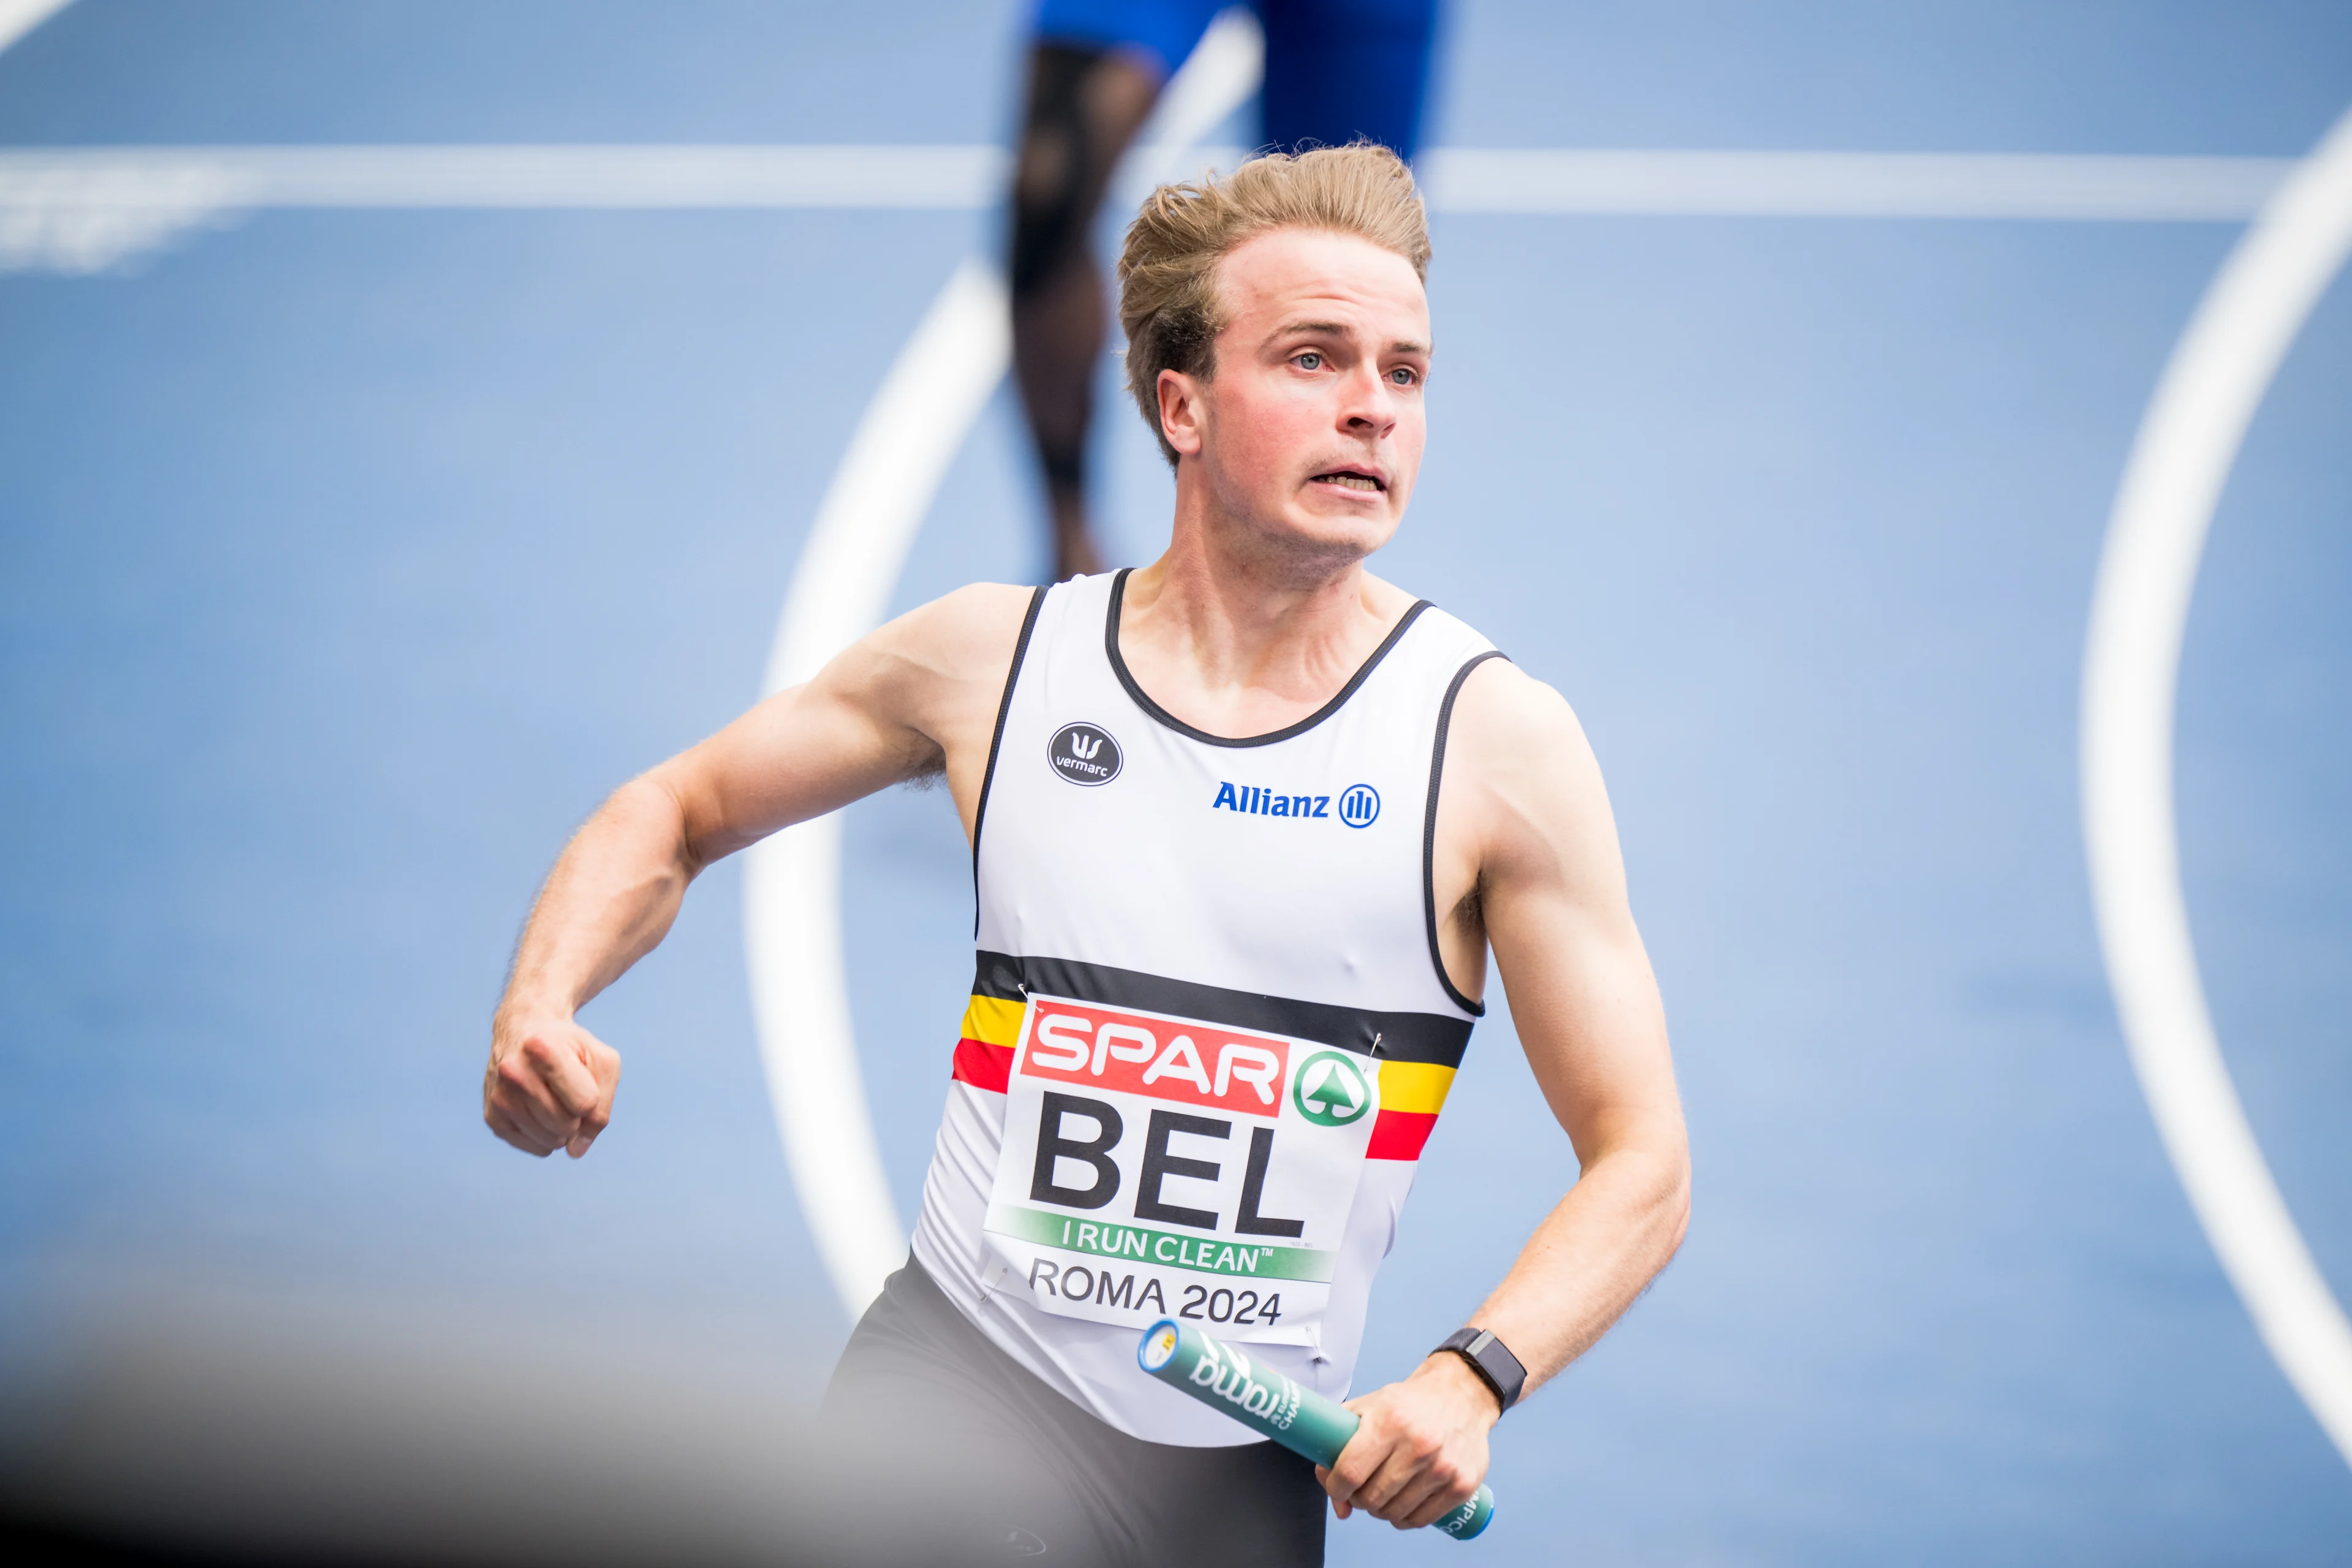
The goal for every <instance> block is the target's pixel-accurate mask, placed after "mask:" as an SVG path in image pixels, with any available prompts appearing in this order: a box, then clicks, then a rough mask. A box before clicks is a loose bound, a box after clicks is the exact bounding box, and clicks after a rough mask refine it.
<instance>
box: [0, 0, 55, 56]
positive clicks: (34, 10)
mask: <svg viewBox="0 0 2352 1568" xmlns="http://www.w3.org/2000/svg"><path fill="white" fill-rule="evenodd" d="M68 3H69V0H0V49H5V48H6V47H8V46H9V45H11V44H13V43H15V42H16V40H17V39H19V38H21V37H24V36H25V35H26V34H27V33H29V32H31V31H32V30H33V29H34V28H36V27H37V26H40V25H41V24H42V23H44V22H46V21H47V20H48V19H49V18H50V17H52V16H56V15H57V14H58V12H60V11H62V10H64V9H65V8H66V6H67V5H68Z"/></svg>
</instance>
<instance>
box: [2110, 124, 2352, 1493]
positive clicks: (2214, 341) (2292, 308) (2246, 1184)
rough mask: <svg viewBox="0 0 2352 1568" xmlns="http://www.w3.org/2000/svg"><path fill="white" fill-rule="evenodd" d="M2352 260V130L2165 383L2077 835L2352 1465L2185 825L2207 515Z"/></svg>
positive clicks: (2330, 1330)
mask: <svg viewBox="0 0 2352 1568" xmlns="http://www.w3.org/2000/svg"><path fill="white" fill-rule="evenodd" d="M2347 252H2352V113H2347V114H2346V115H2345V117H2344V118H2343V119H2341V120H2339V121H2336V126H2335V128H2334V129H2333V130H2331V131H2330V132H2328V134H2327V137H2326V140H2325V141H2323V142H2321V143H2320V144H2319V146H2318V148H2317V149H2316V150H2315V152H2314V153H2312V155H2311V157H2310V158H2309V159H2307V160H2306V161H2305V163H2303V164H2302V165H2301V166H2300V167H2299V168H2298V169H2297V170H2296V171H2295V172H2294V174H2292V175H2290V176H2289V177H2288V179H2287V180H2286V182H2285V183H2284V184H2283V185H2281V186H2280V188H2279V190H2278V193H2277V194H2276V195H2274V196H2273V197H2272V199H2271V201H2270V202H2269V204H2268V205H2266V206H2265V207H2264V208H2263V212H2262V214H2261V216H2259V217H2258V218H2257V219H2256V221H2255V224H2254V226H2253V227H2252V229H2250V230H2248V231H2247V233H2246V236H2245V237H2244V238H2243V239H2242V240H2240V241H2239V242H2238V246H2237V248H2236V249H2235V250H2233V251H2232V252H2231V254H2230V258H2229V260H2228V261H2227V262H2225V263H2224V264H2223V265H2222V268H2221V272H2220V273H2219V274H2218V275H2217V276H2216V277H2215V278H2214V279H2213V282H2212V285H2211V287H2210V288H2209V289H2207V290H2206V294H2205V298H2204V300H2202V301H2201V302H2200V304H2199V305H2198V308H2197V313H2196V315H2195V316H2194V317H2193V318H2192V319H2191V320H2190V321H2189V330H2188V331H2186V332H2185V333H2184V334H2182V337H2181V340H2180V342H2179V347H2177V348H2176V349H2175V350H2174V351H2173V355H2172V359H2171V362H2170V363H2168V365H2166V367H2165V371H2164V377H2163V379H2162V381H2160V382H2159V383H2158V385H2157V390H2156V395H2155V397H2154V399H2153V400H2152V401H2151V402H2150V403H2149V405H2148V409H2147V416H2146V417H2145V418H2144V419H2143V420H2142V421H2141V424H2140V428H2139V435H2138V438H2137V441H2136V442H2135V443H2134V444H2133V447H2132V453H2131V458H2130V461H2129V462H2128V463H2127V464H2126V467H2125V468H2124V478H2123V483H2122V486H2121V489H2119V490H2118V492H2117V494H2116V508H2115V514H2114V517H2113V518H2112V520H2111V521H2109V523H2108V526H2107V541H2106V547H2105V553H2104V554H2103V556H2102V558H2101V560H2100V563H2099V575H2098V584H2097V587H2096V588H2095V591H2094V595H2093V598H2092V604H2091V626H2090V636H2089V643H2088V647H2087V648H2086V649H2085V652H2084V667H2083V818H2084V833H2085V835H2086V837H2087V839H2088V844H2089V852H2090V863H2091V889H2092V896H2093V900H2094V903H2095V907H2096V909H2097V911H2098V920H2099V935H2100V940H2101V942H2102V944H2103V946H2104V947H2105V952H2106V961H2107V973H2108V975H2109V977H2110V979H2111V980H2112V982H2113V984H2114V985H2115V991H2116V1007H2117V1010H2118V1012H2119V1013H2120V1014H2121V1016H2122V1019H2123V1026H2124V1033H2125V1035H2126V1037H2127V1038H2128V1040H2129V1042H2130V1046H2131V1055H2132V1065H2133V1067H2134V1068H2135V1069H2136V1070H2137V1072H2138V1074H2139V1080H2140V1086H2141V1088H2142V1089H2144V1090H2145V1091H2146V1093H2147V1101H2148V1106H2149V1108H2150V1109H2151V1110H2153V1111H2154V1112H2155V1116H2156V1124H2157V1129H2158V1132H2159V1133H2160V1134H2161V1135H2162V1137H2163V1139H2164V1144H2165V1147H2166V1149H2167V1150H2168V1152H2170V1154H2171V1156H2172V1163H2173V1164H2174V1166H2175V1167H2176V1168H2177V1169H2178V1170H2179V1173H2180V1180H2181V1184H2182V1185H2183V1186H2184V1187H2186V1188H2187V1189H2188V1192H2189V1204H2190V1205H2191V1206H2192V1207H2193V1208H2194V1209H2195V1210H2196V1212H2197V1217H2198V1219H2199V1221H2200V1223H2201V1224H2202V1225H2203V1226H2204V1227H2205V1234H2206V1236H2207V1237H2208V1238H2209V1239H2210V1241H2211V1242H2212V1244H2213V1250H2214V1251H2215V1252H2216V1253H2218V1254H2219V1255H2220V1257H2221V1267H2222V1268H2223V1269H2224V1270H2225V1271H2226V1272H2227V1273H2228V1274H2229V1277H2230V1280H2231V1284H2233V1285H2235V1286H2236V1287H2237V1290H2238V1294H2239V1295H2240V1296H2241V1297H2242V1299H2243V1300H2244V1301H2245V1303H2246V1310H2247V1311H2248V1312H2250V1313H2251V1314H2252V1317H2253V1320H2254V1326H2255V1328H2256V1329H2257V1330H2258V1331H2260V1332H2261V1334H2262V1336H2263V1342H2264V1343H2265V1344H2267V1345H2268V1346H2269V1347H2270V1351H2271V1354H2272V1355H2273V1357H2275V1358H2276V1359H2277V1361H2278V1363H2279V1366H2280V1369H2281V1370H2282V1371H2284V1373H2286V1376H2287V1381H2288V1382H2290V1383H2292V1384H2294V1388H2295V1391H2296V1392H2297V1393H2298V1394H2302V1396H2303V1399H2304V1403H2305V1404H2306V1405H2309V1406H2310V1407H2311V1412H2312V1414H2313V1415H2315V1416H2316V1417H2318V1419H2319V1424H2320V1426H2322V1427H2323V1428H2325V1429H2326V1433H2327V1435H2328V1436H2329V1437H2330V1438H2332V1439H2333V1440H2334V1441H2335V1444H2336V1448H2337V1449H2338V1451H2340V1452H2341V1453H2342V1454H2343V1455H2344V1457H2345V1458H2346V1460H2347V1462H2352V1323H2347V1321H2346V1319H2345V1315H2344V1310H2343V1308H2342V1307H2341V1306H2340V1305H2339V1304H2338V1303H2337V1302H2336V1298H2335V1296H2334V1295H2333V1294H2332V1293H2331V1292H2330V1291H2329V1289H2328V1287H2327V1281H2326V1279H2325V1278H2324V1277H2323V1276H2322V1275H2321V1274H2320V1272H2319V1269H2318V1268H2317V1266H2316V1265H2315V1264H2314V1263H2313V1261H2312V1258H2311V1253H2310V1251H2309V1249H2308V1248H2307V1247H2305V1245H2304V1240H2303V1237H2302V1234H2301V1233H2300V1232H2299V1231H2297V1230H2296V1229H2295V1225H2294V1218H2293V1217H2292V1216H2291V1215H2289V1214H2288V1213H2287V1208H2286V1203H2285V1200H2284V1198H2282V1197H2281V1196H2280V1195H2279V1190H2278V1184H2277V1183H2276V1182H2274V1181H2273V1179H2272V1176H2271V1172H2270V1167H2269V1166H2268V1165H2267V1164H2266V1163H2264V1162H2263V1154H2262V1150H2261V1149H2260V1148H2259V1147H2258V1146H2257V1145H2256V1144H2255V1142H2254V1136H2253V1131H2252V1129H2251V1128H2250V1127H2249V1126H2248V1125H2247V1123H2246V1115H2245V1110H2244V1108H2243V1107H2242V1105H2240V1103H2239V1101H2238V1095H2237V1090H2236V1089H2235V1088H2234V1087H2233V1086H2232V1085H2231V1081H2230V1073H2229V1068H2227V1066H2226V1065H2224V1063H2223V1062H2222V1059H2221V1046H2220V1044H2219V1042H2218V1041H2217V1040H2216V1038H2215V1037H2214V1033H2213V1021H2212V1018H2211V1016H2210V1014H2209V1013H2208V1012H2207V1010H2206V1005H2205V995H2204V991H2203V988H2202V987H2201V985H2200V984H2199V980H2198V974H2197V954H2196V951H2195V949H2194V948H2193V947H2192V945H2191V944H2190V942H2189V914H2188V910H2187V907H2186V905H2185V903H2184V901H2183V900H2182V896H2181V889H2180V866H2179V840H2178V837H2177V830H2176V826H2175V824H2174V820H2173V810H2172V720H2173V701H2174V695H2175V690H2176V688H2177V685H2178V681H2179V666H2180V641H2181V635H2182V631H2183V629H2184V627H2185V626H2186V623H2187V621H2188V616H2189V595H2190V593H2191V591H2192V590H2193V588H2194V587H2195V584H2196V579H2197V566H2198V560H2199V557H2200V555H2201V554H2202V552H2203V550H2204V544H2205V535H2206V531H2207V530H2208V529H2209V527H2210V524H2211V522H2212V518H2213V508H2214V505H2215V503H2216V502H2217V501H2218V500H2220V499H2221V488H2222V485H2223V484H2224V482H2225V481H2226V480H2227V479H2228V478H2229V474H2230V469H2231V466H2232V465H2233V464H2234V463H2235V461H2236V459H2237V454H2238V447H2239V443H2240V442H2241V441H2242V439H2243V438H2244V436H2245V433H2246V427H2247V426H2248V425H2249V424H2250V423H2251V422H2252V419H2253V416H2254V411H2255V409H2256V408H2257V407H2259V406H2260V405H2261V403H2262V400H2263V394H2264V392H2265V391H2267V390H2268V388H2269V386H2270V384H2271V379H2272V377H2273V375H2275V374H2277V371H2278V367H2279V363H2280V362H2281V361H2282V360H2283V359H2284V358H2285V356H2286V352H2287V349H2288V347H2289V345H2291V344H2292V343H2293V342H2294V338H2295V335H2296V333H2297V332H2299V331H2301V330H2302V327H2303V323H2304V321H2305V318H2306V317H2307V316H2309V315H2310V313H2311V311H2312V309H2313V308H2314V307H2315V305H2317V304H2318V302H2319V300H2320V297H2321V295H2322V294H2324V293H2325V292H2326V289H2327V286H2328V283H2329V281H2330V280H2331V279H2333V278H2334V277H2335V276H2336V273H2337V272H2338V271H2339V270H2340V269H2341V268H2342V267H2343V265H2344V261H2345V258H2346V255H2347Z"/></svg>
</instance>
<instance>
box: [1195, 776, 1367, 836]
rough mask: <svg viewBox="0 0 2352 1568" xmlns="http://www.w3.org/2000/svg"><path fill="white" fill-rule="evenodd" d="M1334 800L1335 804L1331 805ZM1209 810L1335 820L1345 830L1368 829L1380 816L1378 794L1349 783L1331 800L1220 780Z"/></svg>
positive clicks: (1251, 814)
mask: <svg viewBox="0 0 2352 1568" xmlns="http://www.w3.org/2000/svg"><path fill="white" fill-rule="evenodd" d="M1335 799H1336V801H1337V803H1338V804H1337V805H1334V804H1333V802H1334V800H1335ZM1209 809H1210V810H1212V811H1237V812H1240V813H1241V814H1242V815H1243V816H1290V817H1299V816H1314V817H1322V818H1325V819H1327V820H1328V819H1329V818H1332V817H1337V818H1339V821H1340V822H1342V823H1344V824H1346V825H1347V826H1349V827H1370V826H1371V825H1372V823H1373V822H1374V820H1375V819H1377V818H1378V817H1379V816H1380V815H1381V796H1380V792H1379V791H1378V790H1375V789H1374V788H1372V786H1371V785H1370V784H1349V786H1348V787H1347V788H1346V789H1344V790H1341V791H1340V792H1339V795H1337V796H1336V797H1335V796H1332V795H1277V794H1276V793H1275V792H1274V791H1272V790H1270V789H1266V788H1265V787H1264V786H1262V785H1259V784H1225V783H1223V782H1222V781H1220V782H1219V784H1218V785H1217V797H1216V798H1215V799H1214V800H1213V801H1211V802H1210V803H1209Z"/></svg>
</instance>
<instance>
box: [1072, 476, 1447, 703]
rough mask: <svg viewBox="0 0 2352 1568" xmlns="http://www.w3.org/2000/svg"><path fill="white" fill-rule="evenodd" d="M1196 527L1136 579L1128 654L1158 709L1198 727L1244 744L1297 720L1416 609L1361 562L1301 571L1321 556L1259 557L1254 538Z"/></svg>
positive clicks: (1123, 628)
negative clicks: (1408, 612) (1316, 557)
mask: <svg viewBox="0 0 2352 1568" xmlns="http://www.w3.org/2000/svg"><path fill="white" fill-rule="evenodd" d="M1186 521H1190V520H1187V519H1185V518H1183V517H1181V515H1180V517H1179V519H1178V521H1177V527H1176V530H1175V537H1174V539H1173V541H1172V542H1171V544H1170V546H1169V550H1168V552H1167V553H1166V554H1165V555H1162V556H1161V557H1160V559H1159V560H1158V561H1156V562H1154V563H1151V564H1150V565H1149V566H1146V567H1144V568H1142V569H1141V570H1139V571H1138V572H1135V573H1133V574H1130V575H1129V577H1128V580H1127V591H1126V595H1125V597H1124V600H1123V602H1122V604H1121V608H1120V615H1119V637H1118V646H1119V654H1120V657H1121V658H1124V659H1125V660H1126V661H1127V666H1128V670H1129V674H1131V675H1133V676H1134V677H1135V679H1136V681H1137V683H1138V684H1139V685H1140V686H1141V687H1142V688H1143V689H1144V690H1145V691H1146V692H1147V693H1149V694H1150V697H1151V699H1152V700H1154V701H1155V702H1157V703H1159V704H1160V707H1162V708H1164V709H1166V710H1168V711H1169V712H1170V713H1171V714H1173V715H1174V716H1175V717H1176V718H1178V719H1180V720H1181V721H1184V722H1185V723H1187V724H1190V725H1192V727H1193V728H1194V729H1197V730H1204V731H1207V732H1209V733H1210V734H1213V735H1223V736H1227V737H1231V738H1233V739H1237V740H1238V739H1244V738H1246V737H1249V736H1252V735H1263V734H1266V733H1268V732H1270V731H1276V730H1279V729H1282V728H1284V727H1286V726H1287V725H1290V724H1295V723H1297V721H1299V720H1301V719H1304V718H1306V717H1307V715H1309V714H1311V713H1313V712H1314V711H1315V710H1317V709H1318V708H1320V707H1322V706H1323V705H1324V704H1325V703H1326V702H1328V701H1329V700H1331V699H1332V698H1333V697H1335V696H1337V695H1338V694H1339V689H1340V688H1341V687H1343V686H1345V685H1347V683H1348V681H1349V678H1350V677H1352V676H1353V675H1354V674H1355V673H1356V671H1357V670H1358V669H1359V668H1361V667H1362V665H1363V663H1364V661H1365V660H1366V659H1368V658H1370V657H1371V656H1372V653H1373V650H1375V649H1376V648H1378V647H1380V645H1381V639H1382V638H1383V637H1387V636H1388V634H1389V632H1390V631H1391V629H1393V628H1394V627H1395V626H1396V624H1397V622H1398V621H1399V620H1400V619H1402V617H1403V616H1404V614H1405V612H1406V611H1407V610H1409V609H1411V608H1412V595H1409V594H1407V593H1405V592H1404V591H1403V590H1402V589H1401V588H1398V587H1396V586H1394V585H1393V584H1388V583H1384V582H1382V581H1381V580H1380V579H1379V578H1377V577H1375V576H1373V575H1372V574H1370V573H1369V572H1367V571H1365V570H1364V563H1363V560H1362V557H1361V556H1360V555H1349V556H1345V557H1342V558H1339V559H1326V560H1324V561H1322V562H1321V563H1317V564H1318V567H1319V569H1318V570H1301V568H1302V567H1305V566H1307V565H1308V562H1307V561H1306V560H1302V559H1301V556H1302V554H1305V553H1311V552H1297V551H1294V550H1284V549H1282V548H1280V546H1278V545H1277V547H1276V549H1274V550H1272V551H1268V550H1265V549H1264V548H1254V547H1253V545H1254V544H1255V541H1254V540H1252V539H1251V538H1250V537H1249V536H1248V535H1247V534H1246V533H1244V534H1242V535H1241V536H1240V537H1238V538H1237V537H1236V536H1235V531H1230V530H1213V529H1203V528H1199V527H1191V528H1188V527H1186V526H1185V523H1186ZM1268 557H1272V558H1271V559H1269V558H1268Z"/></svg>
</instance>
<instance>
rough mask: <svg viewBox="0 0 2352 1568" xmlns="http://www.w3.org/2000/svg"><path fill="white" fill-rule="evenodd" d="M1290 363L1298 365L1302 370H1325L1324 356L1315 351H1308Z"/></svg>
mask: <svg viewBox="0 0 2352 1568" xmlns="http://www.w3.org/2000/svg"><path fill="white" fill-rule="evenodd" d="M1290 363H1293V364H1295V365H1297V367H1298V368H1299V369H1301V370H1321V369H1322V368H1323V356H1322V355H1321V354H1318V353H1316V352H1315V351H1314V350H1313V349H1308V350H1307V352H1306V353H1303V354H1299V355H1298V356H1297V357H1296V358H1294V359H1293V360H1292V361H1291V362H1290Z"/></svg>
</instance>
